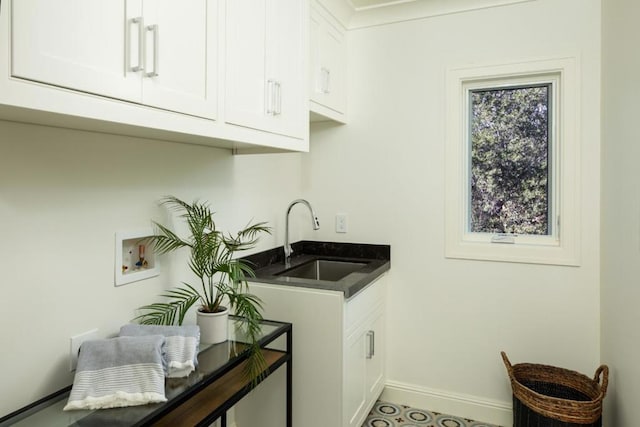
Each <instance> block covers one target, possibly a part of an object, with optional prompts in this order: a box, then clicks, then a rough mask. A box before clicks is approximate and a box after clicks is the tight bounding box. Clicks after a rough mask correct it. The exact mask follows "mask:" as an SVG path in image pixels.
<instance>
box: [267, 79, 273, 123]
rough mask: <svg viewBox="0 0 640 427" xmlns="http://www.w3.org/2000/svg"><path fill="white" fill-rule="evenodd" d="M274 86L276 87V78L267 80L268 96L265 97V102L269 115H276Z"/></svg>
mask: <svg viewBox="0 0 640 427" xmlns="http://www.w3.org/2000/svg"><path fill="white" fill-rule="evenodd" d="M274 88H275V80H273V79H269V80H267V96H266V99H265V104H266V106H265V110H266V112H267V114H268V115H274V114H275V105H274V104H275V94H274Z"/></svg>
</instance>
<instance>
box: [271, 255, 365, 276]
mask: <svg viewBox="0 0 640 427" xmlns="http://www.w3.org/2000/svg"><path fill="white" fill-rule="evenodd" d="M367 264H368V263H366V262H350V261H333V260H328V259H315V260H312V261H307V262H305V263H304V264H301V265H298V266H296V267H293V268H290V269H288V270H284V271H281V272H279V273H276V276H282V277H297V278H300V279H311V280H327V281H330V282H337V281H338V280H340V279H342V278H343V277H346V276H348V275H349V274H351V273H353V272H354V271H358V270H360V269H361V268H363V267H365V266H366V265H367Z"/></svg>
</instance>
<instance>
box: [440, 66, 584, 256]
mask: <svg viewBox="0 0 640 427" xmlns="http://www.w3.org/2000/svg"><path fill="white" fill-rule="evenodd" d="M536 82H540V83H544V82H550V83H552V86H553V95H552V98H551V101H550V104H551V105H552V107H553V110H552V112H551V114H552V115H553V116H552V118H551V120H552V126H553V129H552V136H551V137H550V139H551V140H552V142H551V144H552V146H551V150H552V152H551V153H550V159H551V164H550V168H551V169H552V170H551V174H550V176H551V177H552V180H553V182H552V183H550V186H551V185H553V189H554V191H553V193H554V194H552V196H551V197H552V199H551V200H550V202H551V203H552V215H553V219H552V225H553V227H552V233H551V235H545V236H534V235H527V236H517V237H512V236H510V235H507V236H506V237H504V238H498V239H495V236H496V234H493V233H477V232H473V233H472V232H470V231H469V228H468V224H469V215H470V212H469V210H468V209H469V200H468V199H469V198H470V193H469V180H470V167H469V166H470V143H469V140H468V135H469V91H470V90H473V89H480V88H500V87H512V86H515V85H518V84H524V85H527V84H535V83H536ZM578 98H579V84H578V80H577V59H576V58H575V57H568V58H551V59H541V60H530V61H522V62H515V63H506V64H498V65H487V66H474V67H464V68H451V69H449V70H447V75H446V103H447V106H446V116H447V120H446V149H445V153H446V159H445V175H446V176H445V256H446V257H447V258H460V259H475V260H490V261H503V262H521V263H535V264H552V265H570V266H577V265H579V264H580V238H579V237H580V235H579V233H580V212H579V211H580V210H579V206H580V185H579V183H580V181H579V173H580V167H579V166H580V150H579V138H578V129H579V99H578ZM550 188H551V187H550Z"/></svg>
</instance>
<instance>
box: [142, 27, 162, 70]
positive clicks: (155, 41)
mask: <svg viewBox="0 0 640 427" xmlns="http://www.w3.org/2000/svg"><path fill="white" fill-rule="evenodd" d="M147 31H148V32H150V33H153V71H149V72H147V73H145V76H147V77H158V75H159V74H158V73H159V71H160V70H158V50H159V48H160V47H159V46H158V44H159V43H160V36H159V30H158V25H157V24H154V25H149V26H147Z"/></svg>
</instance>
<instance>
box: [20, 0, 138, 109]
mask: <svg viewBox="0 0 640 427" xmlns="http://www.w3.org/2000/svg"><path fill="white" fill-rule="evenodd" d="M11 11H12V75H13V76H15V77H21V78H24V79H29V80H34V81H38V82H43V83H47V84H51V85H56V86H62V87H66V88H70V89H75V90H80V91H84V92H90V93H95V94H99V95H105V96H110V97H115V98H119V99H125V100H132V101H139V99H140V77H139V75H137V74H136V73H133V72H130V71H128V70H127V65H128V64H127V62H128V61H127V60H126V56H127V52H128V50H131V53H132V54H135V53H136V51H137V46H138V43H137V34H138V32H137V30H136V29H135V28H133V27H135V26H136V24H135V23H133V22H131V20H130V18H129V17H131V18H133V17H136V16H141V3H140V0H127V1H125V0H13V1H12V3H11ZM130 36H131V37H130Z"/></svg>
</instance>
